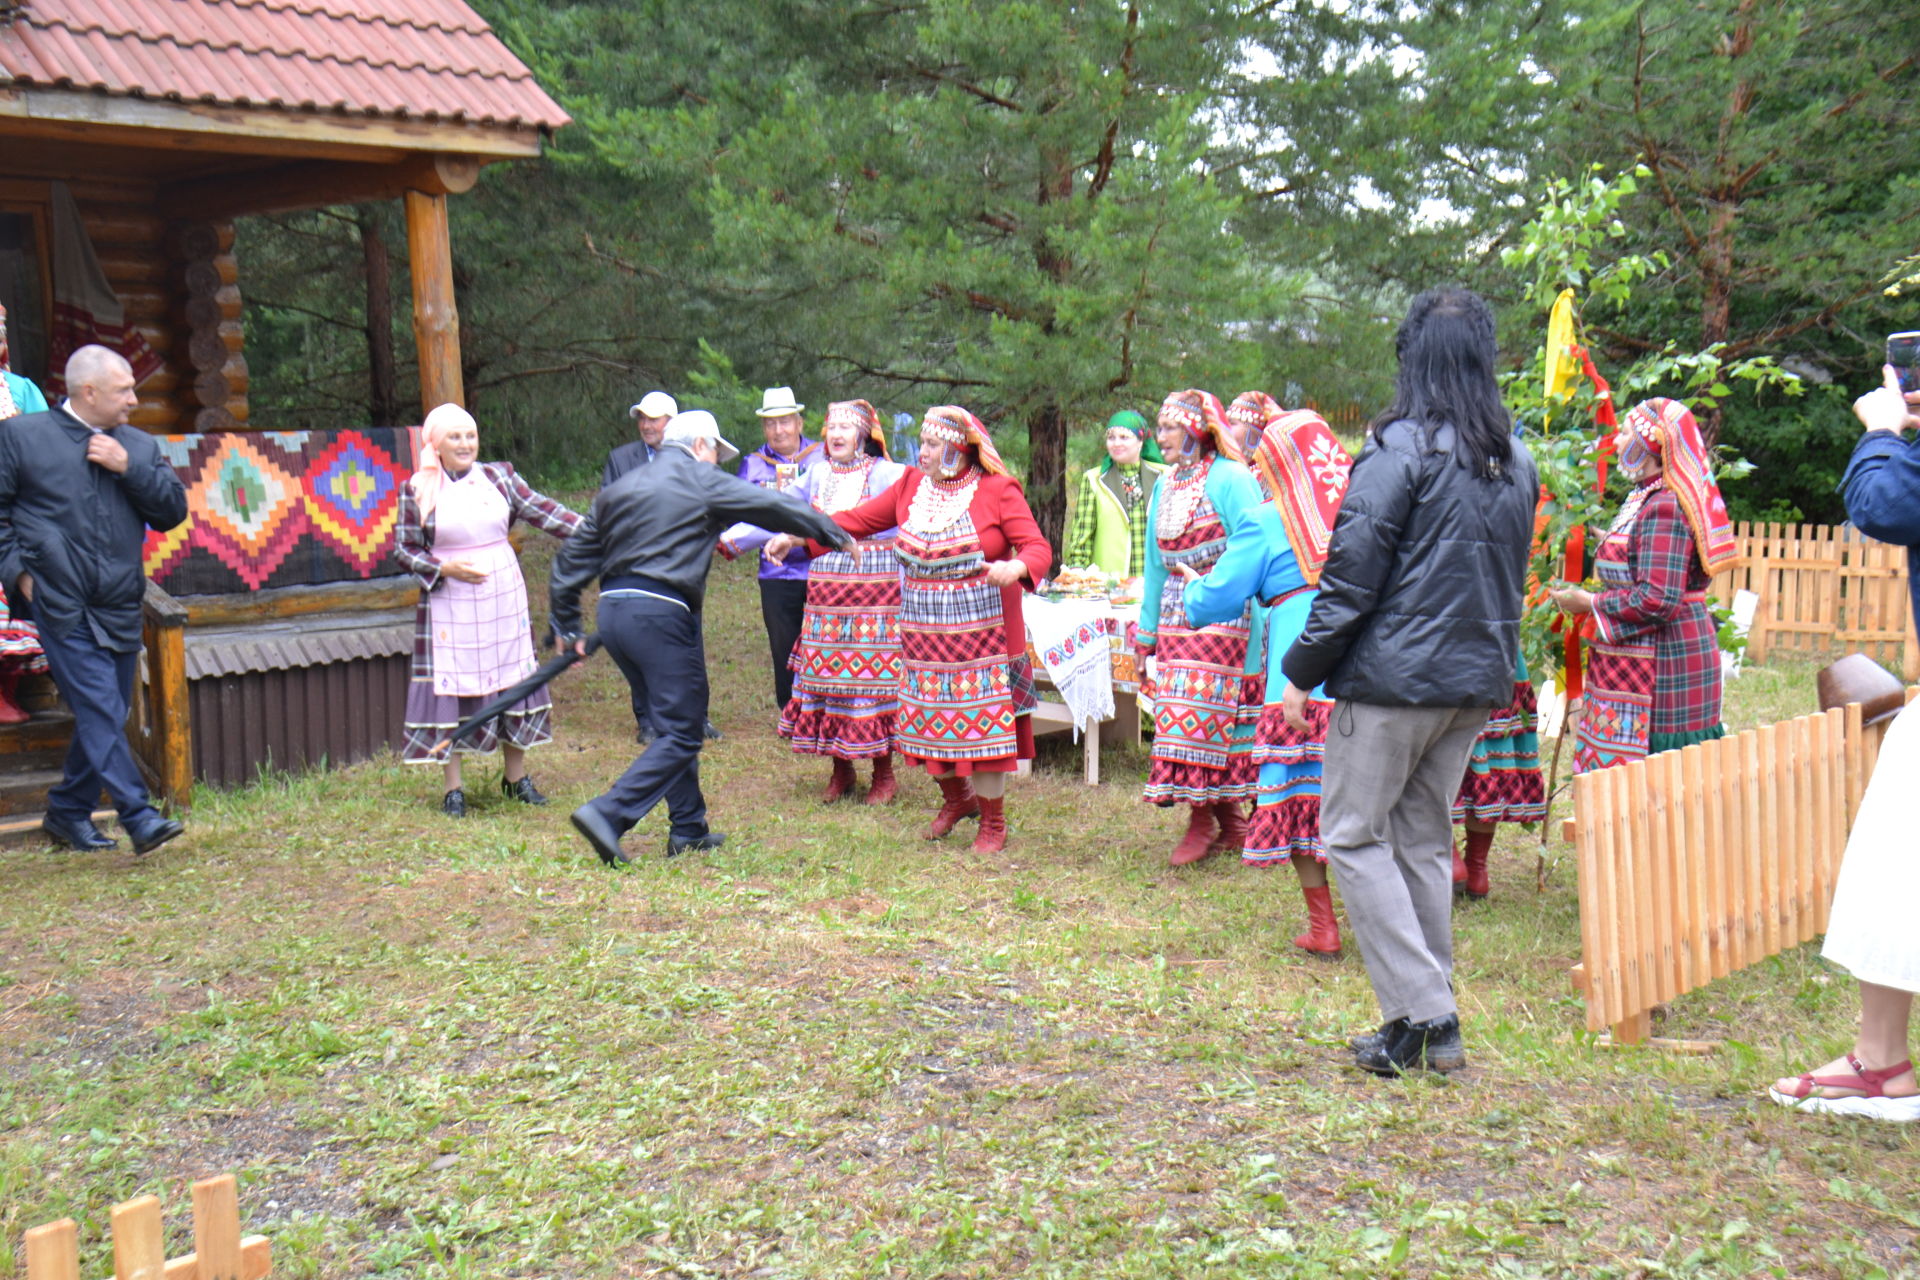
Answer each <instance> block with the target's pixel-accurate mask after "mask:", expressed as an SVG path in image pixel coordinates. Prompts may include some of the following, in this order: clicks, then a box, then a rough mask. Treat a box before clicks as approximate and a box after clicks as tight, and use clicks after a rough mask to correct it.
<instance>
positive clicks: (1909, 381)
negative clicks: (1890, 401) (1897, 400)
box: [1887, 329, 1920, 396]
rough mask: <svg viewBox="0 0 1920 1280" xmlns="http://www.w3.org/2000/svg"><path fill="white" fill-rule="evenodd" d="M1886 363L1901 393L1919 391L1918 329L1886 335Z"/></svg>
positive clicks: (1919, 334) (1919, 354)
mask: <svg viewBox="0 0 1920 1280" xmlns="http://www.w3.org/2000/svg"><path fill="white" fill-rule="evenodd" d="M1887 365H1888V366H1889V367H1890V368H1891V369H1892V370H1893V373H1894V377H1895V378H1897V379H1898V380H1899V387H1900V394H1901V395H1903V396H1910V395H1913V394H1915V393H1916V392H1920V329H1914V330H1909V331H1908V332H1906V333H1890V334H1888V335H1887Z"/></svg>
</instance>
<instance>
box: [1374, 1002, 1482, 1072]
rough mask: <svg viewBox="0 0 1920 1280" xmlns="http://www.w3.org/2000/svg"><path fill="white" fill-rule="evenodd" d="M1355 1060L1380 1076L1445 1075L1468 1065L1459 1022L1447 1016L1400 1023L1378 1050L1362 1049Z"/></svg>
mask: <svg viewBox="0 0 1920 1280" xmlns="http://www.w3.org/2000/svg"><path fill="white" fill-rule="evenodd" d="M1353 1060H1354V1061H1355V1062H1356V1063H1358V1064H1359V1065H1360V1066H1362V1067H1364V1068H1365V1069H1366V1070H1368V1071H1371V1072H1373V1073H1374V1074H1375V1075H1378V1076H1397V1075H1403V1074H1405V1073H1406V1072H1408V1071H1438V1072H1440V1073H1441V1074H1443V1075H1444V1074H1446V1073H1447V1072H1449V1071H1458V1070H1459V1069H1460V1068H1462V1067H1464V1066H1466V1065H1467V1050H1466V1046H1465V1045H1463V1044H1461V1042H1460V1018H1459V1015H1458V1014H1452V1013H1450V1014H1448V1015H1447V1016H1446V1017H1444V1018H1435V1019H1433V1020H1432V1021H1431V1022H1401V1023H1400V1024H1399V1025H1398V1026H1395V1027H1393V1028H1392V1029H1391V1030H1390V1031H1389V1032H1388V1034H1387V1037H1386V1039H1385V1041H1383V1042H1382V1043H1381V1044H1380V1045H1379V1046H1378V1047H1369V1048H1366V1049H1362V1050H1360V1051H1358V1052H1357V1053H1355V1054H1354V1055H1353Z"/></svg>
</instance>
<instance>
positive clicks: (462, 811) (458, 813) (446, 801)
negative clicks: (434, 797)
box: [440, 787, 467, 818]
mask: <svg viewBox="0 0 1920 1280" xmlns="http://www.w3.org/2000/svg"><path fill="white" fill-rule="evenodd" d="M440 812H442V813H444V814H446V815H447V816H448V817H449V818H464V817H466V816H467V793H466V792H464V791H462V790H461V789H460V788H458V787H455V788H454V789H453V790H451V791H449V792H447V794H445V795H443V796H441V797H440Z"/></svg>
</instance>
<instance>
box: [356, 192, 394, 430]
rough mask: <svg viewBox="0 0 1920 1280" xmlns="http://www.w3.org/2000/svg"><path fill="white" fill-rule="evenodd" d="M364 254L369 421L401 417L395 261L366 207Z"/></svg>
mask: <svg viewBox="0 0 1920 1280" xmlns="http://www.w3.org/2000/svg"><path fill="white" fill-rule="evenodd" d="M357 225H358V226H359V228H360V256H361V259H362V260H363V261H364V262H365V264H366V272H367V425H368V426H373V427H391V426H394V425H396V424H397V423H398V422H399V420H400V388H399V385H398V383H397V382H396V380H395V378H394V369H393V264H392V261H391V260H390V258H389V257H388V254H387V242H386V240H385V239H383V238H382V237H381V235H380V226H379V224H378V223H377V222H375V221H374V218H373V215H372V214H371V213H370V212H368V211H366V210H362V211H361V213H360V217H359V218H358V220H357Z"/></svg>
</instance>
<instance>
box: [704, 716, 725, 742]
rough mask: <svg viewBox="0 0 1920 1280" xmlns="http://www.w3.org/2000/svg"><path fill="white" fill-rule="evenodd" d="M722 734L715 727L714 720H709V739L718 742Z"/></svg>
mask: <svg viewBox="0 0 1920 1280" xmlns="http://www.w3.org/2000/svg"><path fill="white" fill-rule="evenodd" d="M721 736H722V735H721V733H720V730H719V729H717V728H715V727H714V724H713V721H711V720H709V721H707V741H708V742H718V741H720V738H721Z"/></svg>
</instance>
